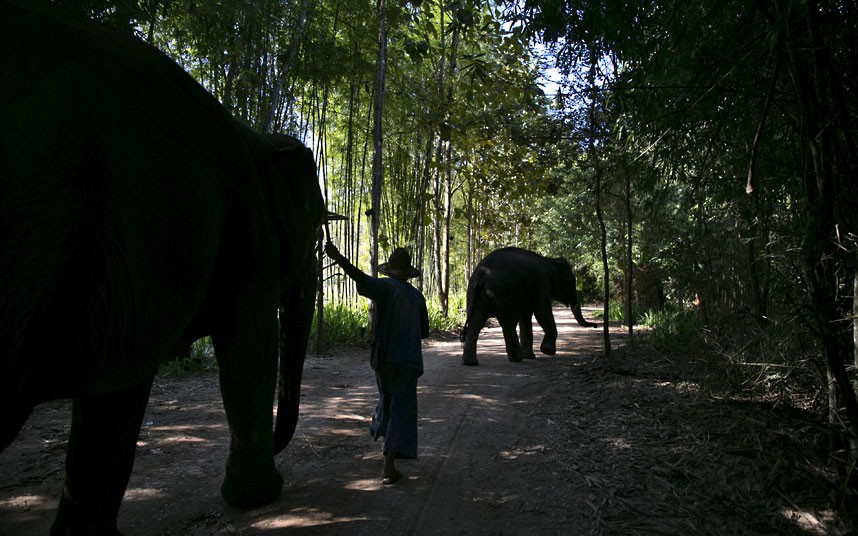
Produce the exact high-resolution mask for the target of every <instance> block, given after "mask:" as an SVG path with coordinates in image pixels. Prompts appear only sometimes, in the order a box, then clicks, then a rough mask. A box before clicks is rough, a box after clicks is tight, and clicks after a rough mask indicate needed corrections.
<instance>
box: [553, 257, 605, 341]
mask: <svg viewBox="0 0 858 536" xmlns="http://www.w3.org/2000/svg"><path fill="white" fill-rule="evenodd" d="M549 262H550V263H551V267H552V270H551V274H550V276H549V278H550V280H551V299H553V300H557V301H559V302H562V303H563V304H564V305H565V306H567V307H569V308H570V309H572V314H573V315H574V316H575V320H576V321H577V322H578V324H580V325H582V326H585V327H598V324H595V323H593V322H589V321H587V320H586V319H584V316H583V315H582V314H581V304H580V303H578V289H577V284H576V281H575V274H574V273H573V272H572V267H571V266H570V265H569V262H568V261H567V260H566V259H563V258H557V259H549Z"/></svg>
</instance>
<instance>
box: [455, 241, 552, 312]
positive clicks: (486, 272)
mask: <svg viewBox="0 0 858 536" xmlns="http://www.w3.org/2000/svg"><path fill="white" fill-rule="evenodd" d="M539 259H544V257H542V256H541V255H538V254H536V253H533V252H531V251H528V250H525V249H521V248H516V247H507V248H501V249H497V250H495V251H493V252H491V253H489V254H488V255H486V256H485V257H484V258H483V260H482V261H480V263H479V264H478V265H477V267H476V268H475V269H474V273H473V274H472V276H471V280H470V281H469V285H468V287H469V288H468V297H469V300H468V301H469V303H470V302H471V301H472V299H473V301H477V300H478V299H479V298H482V300H483V301H482V305H481V307H482V309H483V310H484V311H485V312H487V313H488V314H489V315H491V316H495V315H497V313H498V312H499V309H501V308H503V307H504V306H505V305H507V304H510V303H515V304H516V306H518V305H522V304H524V303H529V301H530V298H532V297H533V296H534V295H535V294H536V292H535V289H534V285H538V284H539V282H540V281H542V280H543V279H544V274H543V272H544V267H543V266H542V265H543V264H544V263H542V262H540V260H539ZM471 294H474V298H471ZM469 306H470V305H469Z"/></svg>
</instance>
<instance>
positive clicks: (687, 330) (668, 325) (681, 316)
mask: <svg viewBox="0 0 858 536" xmlns="http://www.w3.org/2000/svg"><path fill="white" fill-rule="evenodd" d="M643 325H644V326H646V327H648V328H649V330H644V331H641V332H640V334H639V336H640V338H641V339H642V340H643V341H645V342H647V343H649V344H651V345H652V346H653V347H654V348H656V349H657V350H662V351H677V350H684V349H688V348H690V346H691V345H692V344H693V343H695V341H698V340H699V334H700V332H701V329H702V324H701V321H700V316H699V315H698V313H697V311H695V310H693V309H682V308H676V307H668V308H665V309H663V310H660V311H656V310H651V311H647V312H646V313H644V315H643Z"/></svg>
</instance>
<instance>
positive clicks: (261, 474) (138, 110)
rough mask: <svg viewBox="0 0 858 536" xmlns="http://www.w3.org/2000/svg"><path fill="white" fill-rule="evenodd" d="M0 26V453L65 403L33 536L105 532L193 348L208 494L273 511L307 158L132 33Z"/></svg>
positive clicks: (44, 13) (289, 392) (58, 16)
mask: <svg viewBox="0 0 858 536" xmlns="http://www.w3.org/2000/svg"><path fill="white" fill-rule="evenodd" d="M0 12H2V13H3V16H2V17H0V50H2V51H3V53H2V54H0V116H2V118H3V123H2V124H3V126H2V129H0V339H2V341H3V343H2V345H0V451H2V450H3V449H4V448H5V447H7V446H8V445H9V444H10V443H11V442H12V441H13V439H14V438H15V436H16V435H17V433H18V432H19V430H20V429H21V427H22V426H23V424H24V423H25V421H26V420H27V418H28V416H29V415H30V414H31V412H32V410H33V408H34V406H35V405H37V404H39V403H41V402H43V401H47V400H53V399H62V398H65V399H73V402H72V417H71V429H70V433H69V440H68V447H67V453H66V476H65V486H64V489H63V491H62V495H61V498H60V503H59V506H58V509H57V513H56V517H55V520H54V524H53V527H52V531H51V532H52V534H118V533H119V532H118V528H117V513H118V511H119V508H120V504H121V502H122V498H123V495H124V493H125V488H126V486H127V484H128V480H129V477H130V475H131V471H132V466H133V463H134V454H135V447H136V441H137V437H138V434H139V431H140V426H141V422H142V419H143V417H144V412H145V409H146V405H147V401H148V398H149V392H150V387H151V385H152V382H153V378H154V376H155V374H156V371H157V369H158V367H159V364H160V363H162V362H163V361H165V360H167V359H169V358H170V357H171V356H174V355H176V353H177V352H178V351H180V350H181V349H182V348H186V347H187V345H188V344H190V343H191V342H192V341H194V340H196V339H198V338H200V337H203V336H206V335H210V336H211V340H212V342H213V346H214V349H215V353H216V359H217V364H218V369H219V381H220V389H221V393H222V399H223V405H224V409H225V413H226V417H227V422H228V424H229V429H230V438H231V445H230V449H229V454H228V457H227V460H226V467H225V476H224V480H223V484H222V486H221V494H222V496H223V498H224V499H225V500H226V501H227V502H228V503H230V504H234V505H239V506H247V507H251V506H258V505H261V504H264V503H267V502H270V501H272V500H274V499H275V498H276V497H277V496H278V495H279V494H280V491H281V488H282V484H283V479H282V477H281V475H280V473H279V472H278V471H277V469H276V468H275V466H274V456H275V454H276V453H278V452H280V451H282V450H283V448H285V446H286V445H287V444H288V443H289V441H290V440H291V438H292V435H293V434H294V431H295V427H296V423H297V420H298V409H299V408H298V406H299V397H300V388H301V376H302V372H303V363H304V358H305V354H306V349H307V342H308V338H309V333H310V326H311V323H312V317H313V302H314V293H315V288H316V284H317V280H318V279H317V275H316V274H317V262H318V261H317V259H316V256H315V247H316V244H317V243H318V240H319V236H320V228H321V225H322V223H323V221H324V218H325V214H326V212H325V208H324V202H323V199H322V195H321V191H320V188H319V182H318V177H317V174H316V165H315V162H314V159H313V154H312V152H311V151H310V150H309V149H307V148H306V147H305V146H304V145H303V144H302V143H300V142H299V141H298V140H297V139H295V138H292V137H289V136H286V135H275V134H269V135H263V134H259V133H257V132H255V131H253V130H252V129H251V128H249V127H248V126H246V125H245V124H244V123H243V122H241V121H239V120H237V119H235V118H234V117H233V116H232V115H231V114H230V113H229V112H228V111H227V109H226V108H225V107H224V106H222V105H221V104H220V103H219V102H218V101H217V100H216V99H215V98H214V97H213V96H212V95H211V94H209V93H208V92H207V91H206V90H205V89H204V88H203V87H202V86H200V85H199V84H198V83H196V82H195V81H194V80H193V79H192V78H191V76H190V75H188V74H187V73H186V72H185V71H184V70H183V69H182V68H180V67H179V66H178V65H177V64H176V63H174V62H173V61H172V60H170V59H169V58H168V57H167V56H166V55H164V54H163V53H162V52H160V51H158V50H157V49H156V48H154V47H152V46H150V45H147V44H145V43H143V42H142V41H140V40H138V39H137V38H135V37H134V36H133V35H131V34H126V33H123V32H121V31H118V30H112V29H110V28H107V27H105V26H102V25H100V24H98V23H93V22H90V21H87V20H84V19H81V18H77V17H75V16H73V15H70V14H67V13H66V12H65V11H62V10H61V9H60V8H57V7H55V6H50V5H47V4H45V5H41V4H37V3H35V2H15V1H9V0H2V8H0ZM278 354H279V362H278ZM278 366H279V375H278ZM278 385H279V395H277V391H278V389H277V387H278ZM275 396H276V397H277V416H276V423H273V422H272V421H274V418H273V416H272V414H273V411H272V410H273V404H274V399H275ZM272 426H273V427H274V430H272Z"/></svg>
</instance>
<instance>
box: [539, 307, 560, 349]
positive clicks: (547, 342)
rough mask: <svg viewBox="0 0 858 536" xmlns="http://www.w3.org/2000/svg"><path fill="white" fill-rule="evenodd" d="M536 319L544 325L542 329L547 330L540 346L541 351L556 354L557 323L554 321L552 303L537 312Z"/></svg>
mask: <svg viewBox="0 0 858 536" xmlns="http://www.w3.org/2000/svg"><path fill="white" fill-rule="evenodd" d="M535 315H536V321H537V322H539V325H540V326H542V331H544V332H545V338H543V339H542V344H541V345H540V346H539V351H540V352H542V353H543V354H545V355H554V354H556V353H557V325H556V324H555V323H554V314H553V313H552V312H551V304H550V303H549V304H548V306H547V307H545V308H542V310H540V311H537V312H536V313H535Z"/></svg>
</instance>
